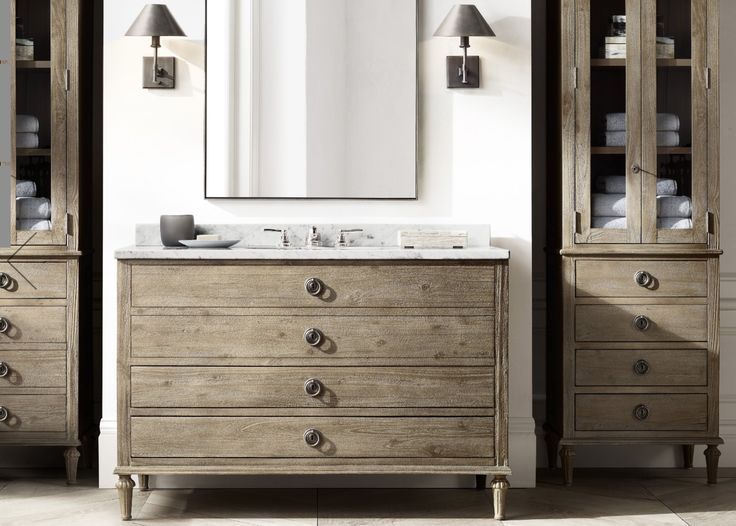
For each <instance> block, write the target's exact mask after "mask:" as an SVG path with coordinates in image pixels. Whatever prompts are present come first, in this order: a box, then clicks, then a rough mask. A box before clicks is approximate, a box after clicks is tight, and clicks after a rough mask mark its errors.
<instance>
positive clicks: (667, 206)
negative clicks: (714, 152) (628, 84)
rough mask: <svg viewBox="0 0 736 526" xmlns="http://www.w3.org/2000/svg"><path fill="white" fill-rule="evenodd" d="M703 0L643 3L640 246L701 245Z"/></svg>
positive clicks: (704, 194) (704, 206)
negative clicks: (650, 244) (662, 244)
mask: <svg viewBox="0 0 736 526" xmlns="http://www.w3.org/2000/svg"><path fill="white" fill-rule="evenodd" d="M706 21H707V0H645V1H643V2H642V24H641V30H642V78H643V85H642V88H643V97H644V103H643V105H642V160H643V168H644V169H643V171H642V241H643V242H644V243H707V241H708V232H707V212H708V164H707V160H708V157H707V156H708V152H707V136H708V133H707V129H708V117H707V110H708V108H707V93H706V90H707V86H706V82H707V70H706V67H707V58H706V56H707V49H706V45H707V35H706Z"/></svg>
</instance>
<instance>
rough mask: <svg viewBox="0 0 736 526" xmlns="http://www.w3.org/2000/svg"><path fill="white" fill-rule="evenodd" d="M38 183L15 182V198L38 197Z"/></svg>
mask: <svg viewBox="0 0 736 526" xmlns="http://www.w3.org/2000/svg"><path fill="white" fill-rule="evenodd" d="M36 191H37V189H36V183H34V182H33V181H22V180H20V179H19V180H17V181H16V182H15V197H36Z"/></svg>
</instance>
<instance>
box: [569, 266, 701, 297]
mask: <svg viewBox="0 0 736 526" xmlns="http://www.w3.org/2000/svg"><path fill="white" fill-rule="evenodd" d="M637 276H638V279H639V280H640V282H639V283H641V284H639V283H638V282H637V281H636V279H637ZM707 294H708V269H707V266H706V262H705V261H661V260H643V261H634V260H626V259H617V260H615V261H614V260H611V261H595V260H578V261H577V262H576V264H575V295H576V296H577V297H591V296H592V297H602V298H605V297H609V298H611V297H617V298H628V297H630V298H659V297H688V298H689V297H705V296H707Z"/></svg>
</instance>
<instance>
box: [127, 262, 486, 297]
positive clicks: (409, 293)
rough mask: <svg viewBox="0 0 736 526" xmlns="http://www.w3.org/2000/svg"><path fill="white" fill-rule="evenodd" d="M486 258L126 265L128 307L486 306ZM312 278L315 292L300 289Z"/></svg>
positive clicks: (303, 288)
mask: <svg viewBox="0 0 736 526" xmlns="http://www.w3.org/2000/svg"><path fill="white" fill-rule="evenodd" d="M494 274H495V267H493V266H491V265H428V264H427V263H423V264H421V265H411V264H402V265H380V264H376V265H368V264H355V265H353V264H346V265H300V264H293V265H287V264H275V265H258V264H249V265H133V267H132V306H133V307H401V308H412V307H492V306H493V303H494V293H495V285H494ZM308 279H314V280H315V281H314V283H316V284H317V285H316V287H317V288H319V289H321V290H320V292H319V293H316V290H315V291H313V292H315V295H314V296H313V295H311V294H310V293H309V292H307V290H306V287H305V282H306V280H308Z"/></svg>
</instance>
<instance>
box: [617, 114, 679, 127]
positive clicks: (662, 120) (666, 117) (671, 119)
mask: <svg viewBox="0 0 736 526" xmlns="http://www.w3.org/2000/svg"><path fill="white" fill-rule="evenodd" d="M606 131H626V114H625V113H608V114H606ZM657 131H680V117H678V116H677V115H675V114H674V113H657Z"/></svg>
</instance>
